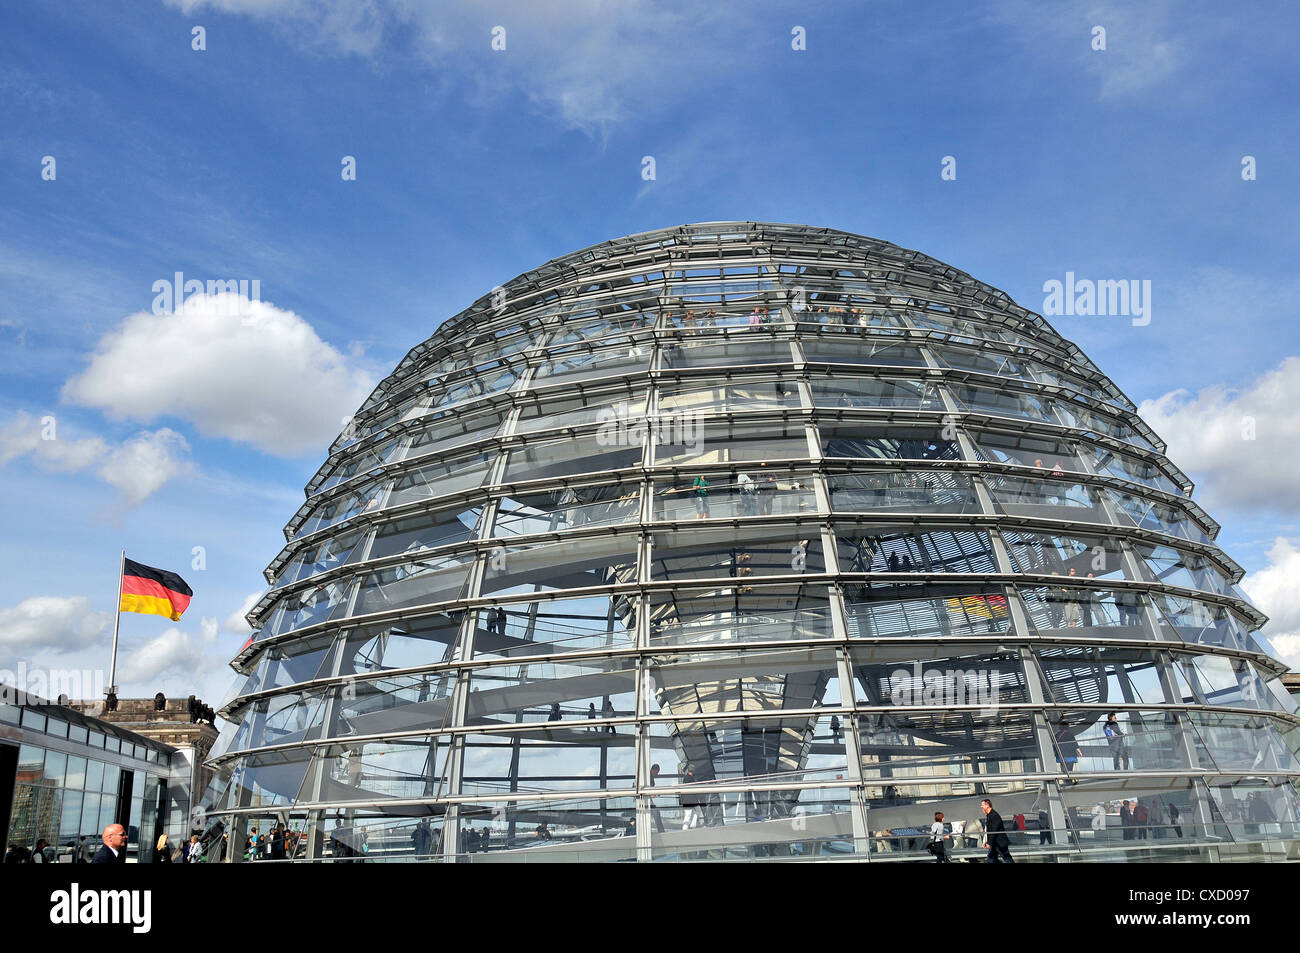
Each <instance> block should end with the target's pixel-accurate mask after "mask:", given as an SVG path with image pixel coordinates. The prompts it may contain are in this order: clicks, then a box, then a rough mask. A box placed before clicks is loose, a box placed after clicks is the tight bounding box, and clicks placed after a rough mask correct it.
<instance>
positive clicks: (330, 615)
mask: <svg viewBox="0 0 1300 953" xmlns="http://www.w3.org/2000/svg"><path fill="white" fill-rule="evenodd" d="M351 590H352V580H350V579H342V580H334V581H331V582H327V583H323V584H322V585H318V586H311V585H309V586H308V587H307V588H306V589H302V590H300V591H298V592H294V593H289V594H287V595H285V596H282V597H281V598H280V599H279V601H278V602H276V603H275V607H274V609H273V610H272V611H271V614H270V615H269V616H268V617H267V621H266V623H265V624H264V625H263V626H262V632H263V634H264V637H267V638H269V637H270V636H273V635H279V634H281V633H284V632H289V631H291V630H293V629H302V628H305V627H306V626H309V625H315V624H316V623H318V622H325V621H326V620H328V619H335V618H339V617H340V616H342V615H343V613H344V612H345V611H346V610H347V605H348V595H349V593H350V592H351Z"/></svg>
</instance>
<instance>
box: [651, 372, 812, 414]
mask: <svg viewBox="0 0 1300 953" xmlns="http://www.w3.org/2000/svg"><path fill="white" fill-rule="evenodd" d="M798 406H799V387H798V385H797V384H796V383H795V382H794V381H790V380H784V379H782V378H776V379H774V380H758V381H753V380H737V381H718V382H716V383H713V384H710V385H709V386H701V385H700V384H699V383H698V382H694V381H682V382H676V383H673V382H668V383H665V384H663V385H662V386H661V387H660V388H659V410H660V411H661V412H668V413H677V414H680V413H686V412H693V413H694V412H706V411H707V412H709V413H737V412H740V413H744V412H747V411H752V410H772V409H779V408H785V407H798Z"/></svg>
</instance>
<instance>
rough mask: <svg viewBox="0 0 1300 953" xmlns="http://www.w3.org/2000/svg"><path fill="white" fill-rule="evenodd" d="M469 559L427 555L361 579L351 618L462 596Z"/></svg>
mask: <svg viewBox="0 0 1300 953" xmlns="http://www.w3.org/2000/svg"><path fill="white" fill-rule="evenodd" d="M471 565H472V556H471V555H469V554H458V555H449V556H430V557H427V558H425V559H415V560H411V561H410V562H405V563H401V564H399V565H397V566H389V567H387V568H385V569H377V570H374V571H372V572H368V573H366V574H365V575H364V576H362V577H361V582H360V590H359V592H358V594H357V604H356V609H355V611H354V613H353V614H354V615H366V614H369V613H371V612H388V611H392V610H395V609H407V608H410V607H412V606H422V605H428V604H430V603H434V602H446V601H448V600H450V599H455V598H458V597H463V596H464V595H465V586H466V584H467V582H468V579H469V570H470V566H471Z"/></svg>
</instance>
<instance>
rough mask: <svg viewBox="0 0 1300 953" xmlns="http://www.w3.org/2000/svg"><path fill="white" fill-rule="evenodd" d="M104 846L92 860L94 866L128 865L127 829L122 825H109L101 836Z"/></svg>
mask: <svg viewBox="0 0 1300 953" xmlns="http://www.w3.org/2000/svg"><path fill="white" fill-rule="evenodd" d="M101 836H102V838H103V841H104V845H103V846H102V847H100V848H99V850H98V851H96V852H95V856H94V857H93V858H91V861H90V862H91V863H92V864H125V863H126V829H125V828H124V827H122V825H121V824H109V825H108V826H107V827H105V828H104V833H103V834H102V835H101Z"/></svg>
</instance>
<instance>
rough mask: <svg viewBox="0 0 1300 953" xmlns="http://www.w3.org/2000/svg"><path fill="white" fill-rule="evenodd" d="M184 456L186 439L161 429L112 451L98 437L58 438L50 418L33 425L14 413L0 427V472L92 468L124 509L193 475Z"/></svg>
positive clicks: (32, 419) (25, 416) (145, 432)
mask: <svg viewBox="0 0 1300 953" xmlns="http://www.w3.org/2000/svg"><path fill="white" fill-rule="evenodd" d="M189 451H190V447H189V444H188V443H186V441H185V438H184V437H182V436H181V435H180V434H178V433H176V431H174V430H169V429H168V428H166V427H163V428H161V429H159V430H154V431H149V430H142V431H140V432H139V433H137V434H135V435H134V436H132V437H129V438H128V439H127V440H126V441H124V442H123V443H122V444H120V445H119V446H116V447H114V446H111V445H110V444H109V443H108V442H106V441H105V440H103V439H101V438H100V437H69V436H67V435H66V433H63V434H61V433H60V427H59V425H58V421H57V419H56V418H55V417H54V416H53V415H46V416H44V417H41V418H40V419H37V418H36V417H33V416H32V415H31V414H28V413H26V412H25V411H18V412H17V413H16V414H14V415H13V417H11V418H10V419H9V421H8V422H6V423H5V424H4V426H3V427H0V466H4V465H5V464H6V463H9V462H10V461H12V460H17V459H27V460H30V461H31V462H32V463H34V464H35V465H36V466H38V467H39V468H41V469H42V470H46V471H48V472H54V473H76V472H79V471H81V470H85V469H88V468H90V467H93V466H97V467H98V469H97V470H96V473H97V474H98V476H99V477H100V479H102V480H103V481H104V482H105V483H107V484H109V485H110V486H112V487H115V488H116V489H117V490H118V492H120V493H121V494H122V499H123V502H124V503H126V505H128V506H136V505H138V504H140V503H142V502H144V500H145V499H146V498H148V497H149V496H150V495H151V494H153V493H154V492H156V491H157V490H159V489H161V488H162V486H163V485H164V484H165V483H166V482H167V481H168V480H170V479H171V478H172V477H175V476H189V475H192V474H193V473H194V472H195V468H194V465H193V464H192V463H191V462H190V461H189V460H187V459H185V457H186V456H187V455H188V454H189Z"/></svg>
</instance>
